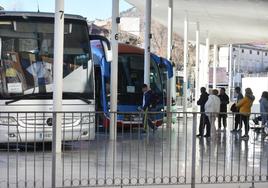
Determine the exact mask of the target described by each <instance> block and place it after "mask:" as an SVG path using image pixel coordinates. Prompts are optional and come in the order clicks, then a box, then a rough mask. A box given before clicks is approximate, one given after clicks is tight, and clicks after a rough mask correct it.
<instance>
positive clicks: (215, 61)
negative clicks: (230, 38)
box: [213, 44, 219, 89]
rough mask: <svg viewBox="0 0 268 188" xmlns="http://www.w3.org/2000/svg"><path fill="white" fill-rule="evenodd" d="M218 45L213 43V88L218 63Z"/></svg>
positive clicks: (215, 81) (214, 86) (215, 82)
mask: <svg viewBox="0 0 268 188" xmlns="http://www.w3.org/2000/svg"><path fill="white" fill-rule="evenodd" d="M218 54H219V53H218V46H217V45H216V44H215V45H214V56H213V89H216V87H217V75H216V74H217V64H218Z"/></svg>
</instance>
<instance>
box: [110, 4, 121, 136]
mask: <svg viewBox="0 0 268 188" xmlns="http://www.w3.org/2000/svg"><path fill="white" fill-rule="evenodd" d="M112 7H113V9H112V37H111V43H112V53H113V60H112V66H111V88H110V90H111V91H110V93H111V99H110V104H111V107H110V111H111V114H110V117H111V120H110V140H116V136H117V134H116V133H117V114H116V112H117V88H118V24H119V20H120V19H119V0H113V6H112Z"/></svg>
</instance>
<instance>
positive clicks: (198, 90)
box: [195, 22, 200, 106]
mask: <svg viewBox="0 0 268 188" xmlns="http://www.w3.org/2000/svg"><path fill="white" fill-rule="evenodd" d="M195 39H196V42H195V104H196V106H197V99H198V97H199V93H200V88H199V87H200V86H199V85H200V84H199V82H200V80H199V63H200V60H199V59H200V30H199V23H198V22H197V23H196V38H195Z"/></svg>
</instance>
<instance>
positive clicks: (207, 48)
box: [204, 37, 210, 91]
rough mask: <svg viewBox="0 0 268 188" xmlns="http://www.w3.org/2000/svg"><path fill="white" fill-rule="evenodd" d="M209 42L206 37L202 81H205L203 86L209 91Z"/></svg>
mask: <svg viewBox="0 0 268 188" xmlns="http://www.w3.org/2000/svg"><path fill="white" fill-rule="evenodd" d="M209 50H210V43H209V38H208V37H207V38H206V54H205V55H206V58H205V63H204V76H205V79H204V83H205V88H206V89H207V91H209V55H210V53H209V52H210V51H209Z"/></svg>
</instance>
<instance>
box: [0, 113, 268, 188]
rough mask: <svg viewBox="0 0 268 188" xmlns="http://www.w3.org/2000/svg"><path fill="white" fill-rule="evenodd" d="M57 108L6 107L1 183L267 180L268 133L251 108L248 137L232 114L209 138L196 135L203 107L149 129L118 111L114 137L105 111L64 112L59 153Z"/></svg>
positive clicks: (0, 131)
mask: <svg viewBox="0 0 268 188" xmlns="http://www.w3.org/2000/svg"><path fill="white" fill-rule="evenodd" d="M161 113H164V112H161ZM53 114H55V112H54V113H52V112H51V113H49V112H43V113H40V112H17V113H14V112H10V113H9V112H2V113H0V143H1V144H0V174H1V176H0V187H51V185H52V183H53V182H52V181H55V182H54V184H55V185H56V187H83V186H84V187H90V186H94V187H96V186H129V185H171V184H176V185H190V184H191V185H192V187H194V186H195V185H196V184H213V183H214V184H222V183H258V182H268V152H267V151H268V142H267V141H268V140H266V134H265V133H262V130H263V129H262V127H261V126H260V125H256V124H257V122H256V121H255V120H254V122H253V121H252V119H254V118H255V117H257V116H258V115H259V114H252V115H251V117H250V122H249V123H250V127H251V128H253V129H250V131H249V139H248V140H242V139H241V132H239V131H237V132H230V130H232V129H233V128H234V122H235V117H234V115H233V114H228V117H227V128H226V130H224V129H223V128H222V130H221V131H216V132H213V131H212V134H211V137H210V138H205V137H196V134H198V131H197V130H198V126H199V119H200V114H199V113H192V112H191V113H190V112H189V113H175V116H176V117H177V121H176V123H174V124H173V125H172V126H167V125H162V126H159V127H158V128H157V130H152V129H149V128H148V129H146V130H144V126H143V121H142V117H143V114H141V113H120V114H119V113H118V114H117V115H118V117H119V116H120V118H118V119H121V120H120V121H119V122H118V126H117V139H116V140H110V139H109V134H110V133H109V132H110V131H111V130H109V120H108V119H107V118H106V116H105V115H104V114H103V113H98V112H79V113H78V112H64V113H63V112H61V114H62V146H63V147H62V153H60V154H57V153H53V152H52V149H51V141H52V140H53V138H52V126H53V125H52V119H51V118H52V117H53ZM158 115H159V113H152V114H151V115H149V116H148V117H150V118H152V119H154V118H153V117H157V116H158ZM163 115H164V114H163ZM159 117H163V116H159ZM182 117H185V118H186V121H185V119H184V118H182ZM201 117H203V116H201ZM215 125H216V128H217V126H218V125H217V121H216V123H215ZM242 129H243V130H244V128H242ZM243 130H242V133H243V132H244V131H243ZM53 156H54V157H55V159H56V160H57V163H55V164H57V166H55V167H53V166H52V164H54V163H52V159H53ZM52 170H55V172H54V173H55V174H56V177H55V178H52V175H51V174H52Z"/></svg>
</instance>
